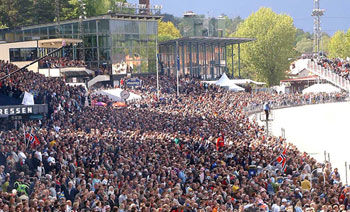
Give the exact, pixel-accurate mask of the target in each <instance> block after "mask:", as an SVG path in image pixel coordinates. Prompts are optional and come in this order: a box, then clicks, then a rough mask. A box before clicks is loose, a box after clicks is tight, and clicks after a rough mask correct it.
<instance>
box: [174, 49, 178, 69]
mask: <svg viewBox="0 0 350 212" xmlns="http://www.w3.org/2000/svg"><path fill="white" fill-rule="evenodd" d="M177 48H178V45H177V43H175V45H174V74H175V75H176V74H177V55H178V51H177Z"/></svg>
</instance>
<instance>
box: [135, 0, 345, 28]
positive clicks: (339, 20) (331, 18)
mask: <svg viewBox="0 0 350 212" xmlns="http://www.w3.org/2000/svg"><path fill="white" fill-rule="evenodd" d="M150 1H151V4H152V5H156V4H160V5H163V10H162V11H163V12H165V13H170V14H173V15H175V16H182V15H183V13H184V12H185V11H189V10H191V11H193V12H195V13H197V14H208V12H209V14H210V16H218V15H220V14H222V13H224V14H226V15H228V16H229V17H235V16H241V17H243V18H246V17H248V16H249V15H250V14H251V13H253V12H255V11H257V10H258V9H259V8H260V7H270V8H272V9H273V10H274V11H275V12H277V13H286V14H288V15H291V16H292V17H293V18H294V21H295V26H296V27H298V28H301V29H304V30H305V31H309V32H312V31H313V18H312V17H311V12H312V9H313V0H150ZM128 2H130V3H138V0H128ZM321 8H322V9H326V14H325V16H324V18H323V19H322V29H323V30H324V31H326V32H327V33H328V34H333V33H334V32H335V31H336V30H346V31H347V30H348V29H349V28H350V0H321Z"/></svg>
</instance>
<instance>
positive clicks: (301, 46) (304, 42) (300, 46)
mask: <svg viewBox="0 0 350 212" xmlns="http://www.w3.org/2000/svg"><path fill="white" fill-rule="evenodd" d="M313 48H314V41H313V40H311V39H309V38H306V37H304V38H303V39H301V40H300V41H299V42H298V43H297V45H296V47H295V50H296V51H297V52H298V53H299V54H304V53H312V52H313Z"/></svg>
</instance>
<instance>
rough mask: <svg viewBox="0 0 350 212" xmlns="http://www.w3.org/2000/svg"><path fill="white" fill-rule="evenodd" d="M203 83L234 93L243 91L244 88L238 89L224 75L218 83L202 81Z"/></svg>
mask: <svg viewBox="0 0 350 212" xmlns="http://www.w3.org/2000/svg"><path fill="white" fill-rule="evenodd" d="M203 82H204V83H207V84H215V85H218V86H220V87H225V88H227V89H228V90H229V91H234V92H240V91H245V89H244V88H242V87H239V86H238V85H236V84H235V83H234V82H233V80H230V79H229V78H228V77H227V75H226V74H225V73H224V74H223V75H222V76H221V78H220V79H219V80H218V81H203Z"/></svg>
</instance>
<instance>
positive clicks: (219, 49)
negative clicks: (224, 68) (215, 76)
mask: <svg viewBox="0 0 350 212" xmlns="http://www.w3.org/2000/svg"><path fill="white" fill-rule="evenodd" d="M220 53H221V46H220V44H218V59H219V77H220V76H221V55H220Z"/></svg>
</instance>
